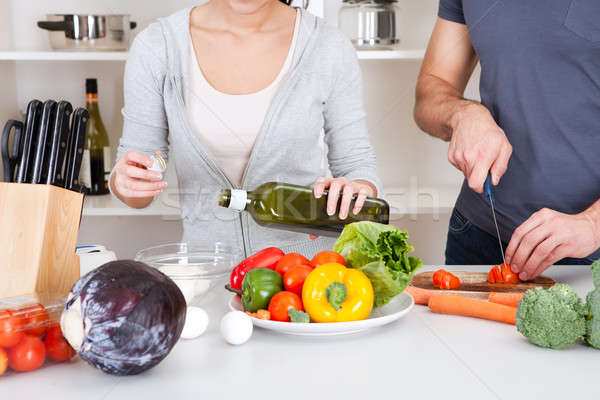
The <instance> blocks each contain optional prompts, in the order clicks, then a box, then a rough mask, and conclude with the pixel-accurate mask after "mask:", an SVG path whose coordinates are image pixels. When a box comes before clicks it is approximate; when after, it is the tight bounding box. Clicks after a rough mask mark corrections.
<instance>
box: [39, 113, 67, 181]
mask: <svg viewBox="0 0 600 400" xmlns="http://www.w3.org/2000/svg"><path fill="white" fill-rule="evenodd" d="M72 113H73V106H71V103H69V102H68V101H61V102H59V103H58V106H57V108H56V119H55V121H54V127H53V129H52V135H51V139H50V140H49V143H50V146H49V149H48V151H49V154H48V162H47V167H46V176H45V178H46V183H47V184H48V185H60V182H62V179H63V177H62V168H63V161H64V159H65V153H66V152H67V146H68V140H69V122H70V121H71V114H72Z"/></svg>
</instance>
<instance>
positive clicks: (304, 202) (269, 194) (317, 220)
mask: <svg viewBox="0 0 600 400" xmlns="http://www.w3.org/2000/svg"><path fill="white" fill-rule="evenodd" d="M327 195H328V191H325V192H324V193H323V196H322V197H321V198H319V199H317V198H315V196H314V194H313V190H312V188H310V187H305V186H297V185H291V184H288V183H280V182H269V183H265V184H263V185H261V186H259V187H258V188H256V189H255V190H251V191H246V190H237V189H224V190H222V191H221V193H220V195H219V205H220V206H221V207H226V208H229V209H232V210H236V211H246V212H248V213H249V214H250V215H251V216H252V218H253V219H254V221H256V223H258V224H259V225H262V226H265V227H268V228H273V229H282V230H287V231H294V232H301V233H309V234H315V235H320V236H332V237H337V236H338V235H339V233H340V232H341V231H342V230H343V229H344V226H345V225H347V224H350V223H352V222H358V221H372V222H379V223H382V224H388V223H389V220H390V207H389V205H388V203H387V202H386V201H385V200H382V199H377V198H372V197H368V198H367V199H366V201H365V203H364V205H363V207H362V209H361V210H360V211H359V212H358V214H353V213H352V212H350V214H349V215H348V217H347V218H346V219H343V220H342V219H340V218H339V216H338V214H334V215H328V214H327ZM355 200H356V196H354V198H353V202H354V201H355ZM339 202H341V196H340V200H339ZM339 202H338V208H339ZM351 209H352V208H351Z"/></svg>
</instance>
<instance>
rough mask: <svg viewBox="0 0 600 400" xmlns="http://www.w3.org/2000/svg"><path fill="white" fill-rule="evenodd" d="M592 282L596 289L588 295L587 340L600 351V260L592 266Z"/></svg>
mask: <svg viewBox="0 0 600 400" xmlns="http://www.w3.org/2000/svg"><path fill="white" fill-rule="evenodd" d="M592 280H593V281H594V286H595V287H596V289H594V290H592V291H591V292H590V293H588V295H587V299H586V300H587V301H586V302H587V308H588V319H587V321H586V328H587V329H586V330H587V332H586V340H587V342H588V343H589V344H590V345H591V346H594V347H595V348H597V349H600V260H596V261H595V262H594V263H593V264H592Z"/></svg>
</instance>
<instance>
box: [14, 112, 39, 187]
mask: <svg viewBox="0 0 600 400" xmlns="http://www.w3.org/2000/svg"><path fill="white" fill-rule="evenodd" d="M41 113H42V102H40V101H39V100H32V101H31V102H30V103H29V105H28V106H27V118H26V119H25V128H24V129H25V130H24V131H23V137H22V139H21V141H22V142H23V144H22V152H21V159H20V160H19V169H18V171H17V178H16V179H15V181H16V182H17V183H24V182H27V177H28V175H29V174H30V172H31V170H30V163H31V157H32V152H33V141H34V135H35V132H36V128H37V124H38V119H39V116H40V114H41Z"/></svg>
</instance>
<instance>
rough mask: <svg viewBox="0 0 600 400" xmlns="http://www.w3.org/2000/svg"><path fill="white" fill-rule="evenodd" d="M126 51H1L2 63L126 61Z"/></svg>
mask: <svg viewBox="0 0 600 400" xmlns="http://www.w3.org/2000/svg"><path fill="white" fill-rule="evenodd" d="M127 54H128V52H126V51H54V50H0V61H125V60H127Z"/></svg>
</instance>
